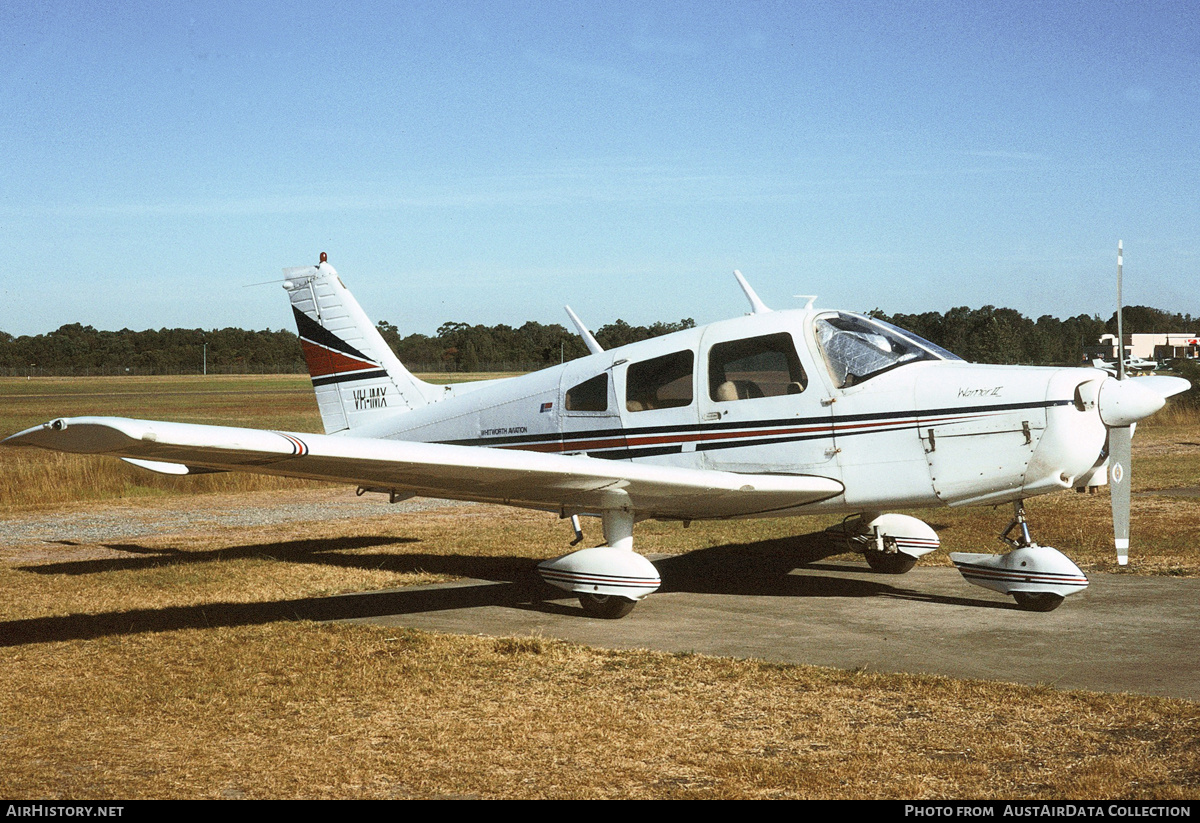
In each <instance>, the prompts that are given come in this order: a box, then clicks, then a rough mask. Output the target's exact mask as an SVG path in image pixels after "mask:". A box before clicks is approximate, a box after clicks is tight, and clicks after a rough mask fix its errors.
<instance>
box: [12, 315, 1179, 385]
mask: <svg viewBox="0 0 1200 823" xmlns="http://www.w3.org/2000/svg"><path fill="white" fill-rule="evenodd" d="M870 314H871V315H872V316H874V317H878V318H880V319H882V320H886V321H888V322H891V323H893V324H895V325H897V326H900V327H902V328H906V329H909V330H910V331H912V332H915V333H916V334H918V335H920V336H922V337H924V338H926V339H927V340H929V341H931V342H933V343H936V344H937V345H939V346H942V347H943V348H945V349H948V350H949V351H952V352H954V353H955V354H957V355H959V356H960V357H962V358H964V359H966V360H969V361H972V362H977V363H1025V364H1033V365H1076V364H1078V363H1080V362H1082V361H1084V360H1085V359H1086V358H1085V355H1086V354H1087V352H1088V349H1089V348H1094V347H1095V346H1096V344H1097V343H1098V341H1099V339H1100V336H1101V335H1103V334H1115V333H1116V314H1115V313H1114V314H1113V316H1112V317H1110V318H1109V319H1108V320H1102V319H1101V318H1100V317H1098V316H1087V315H1079V316H1077V317H1071V318H1068V319H1066V320H1060V319H1058V318H1055V317H1051V316H1049V315H1043V316H1042V317H1039V318H1038V319H1037V320H1036V321H1035V320H1031V319H1030V318H1028V317H1025V316H1024V315H1022V314H1021V313H1020V312H1018V311H1016V310H1014V309H1006V308H996V307H995V306H984V307H982V308H979V309H970V308H967V307H965V306H964V307H961V308H954V309H950V310H949V311H947V312H944V313H940V312H924V313H922V314H894V315H888V314H885V313H884V312H882V311H879V310H875V311H873V312H870ZM1124 323H1125V333H1126V334H1131V333H1142V332H1159V333H1161V332H1168V331H1171V332H1180V331H1186V332H1192V331H1196V329H1195V325H1200V321H1198V320H1197V319H1196V318H1193V317H1192V316H1191V315H1181V314H1173V313H1170V312H1166V311H1162V310H1160V309H1154V308H1149V307H1146V306H1130V307H1128V308H1126V309H1125V317H1124ZM693 326H695V322H694V321H693V320H692V319H691V318H684V319H682V320H679V321H677V322H657V323H652V324H650V325H648V326H633V325H631V324H629V323H627V322H625V321H624V320H617V321H615V322H613V323H609V324H608V325H605V326H601V327H600V328H599V329H598V330H597V331H596V332H595V336H596V339H597V341H598V342H599V343H600V345H601V346H603V347H604V348H605V349H611V348H615V347H617V346H622V345H625V344H627V343H633V342H636V341H638V340H645V339H647V338H650V337H656V336H658V335H661V334H667V333H670V332H673V331H679V330H681V329H687V328H692V327H693ZM378 328H379V331H380V333H381V334H382V335H383V338H384V340H386V341H387V343H388V345H390V346H391V347H392V349H393V350H394V351H395V352H396V355H397V356H398V357H399V358H400V360H401V361H402V362H403V363H405V365H407V366H408V367H409V368H410V369H412V370H413V371H419V372H463V371H532V370H535V369H540V368H545V367H546V366H551V365H555V364H557V363H560V362H563V361H566V360H572V359H574V358H576V357H581V356H583V355H585V354H587V348H586V346H584V344H583V341H582V340H580V339H579V337H578V335H576V334H574V333H573V332H570V331H568V330H567V329H566V328H564V327H563V326H561V325H559V324H550V325H546V324H543V323H537V322H533V321H530V322H527V323H525V324H524V325H522V326H520V327H516V328H514V327H512V326H507V325H503V324H501V325H496V326H483V325H474V326H472V325H470V324H467V323H460V322H450V323H444V324H442V325H441V326H440V327H439V328H438V330H437V332H436V333H435V334H433V335H425V334H409V335H407V336H403V335H401V333H400V330H399V329H398V328H397V327H396V326H395V325H393V324H392V323H389V322H387V321H381V322H380V323H379V324H378ZM204 370H207V371H208V372H209V373H214V374H221V373H227V374H242V373H287V372H297V373H302V372H304V371H306V368H305V364H304V358H303V355H302V353H301V350H300V344H299V340H298V338H297V336H296V334H295V333H294V332H290V331H283V330H280V331H271V330H270V329H264V330H263V331H247V330H244V329H234V328H227V329H212V330H203V329H158V330H154V329H147V330H145V331H131V330H129V329H122V330H121V331H100V330H97V329H95V328H93V327H92V326H84V325H81V324H79V323H71V324H68V325H65V326H62V327H61V328H59V329H57V330H55V331H52V332H49V333H47V334H40V335H33V336H28V335H26V336H21V337H14V336H12V335H10V334H6V333H5V332H3V331H0V374H3V375H7V376H10V377H11V376H26V375H100V374H198V373H200V372H201V371H204Z"/></svg>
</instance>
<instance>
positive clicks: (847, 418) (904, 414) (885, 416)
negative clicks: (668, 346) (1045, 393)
mask: <svg viewBox="0 0 1200 823" xmlns="http://www.w3.org/2000/svg"><path fill="white" fill-rule="evenodd" d="M1072 402H1073V401H1071V400H1041V401H1034V402H1029V403H998V404H996V405H994V406H958V407H948V408H940V409H920V410H915V411H895V412H871V413H867V414H847V415H837V416H834V415H828V416H821V417H780V418H773V419H769V420H750V421H741V422H735V421H730V422H713V423H685V424H680V425H672V426H641V427H630V428H615V429H585V430H577V431H564V432H561V433H560V432H552V433H547V434H519V435H510V436H504V437H474V438H465V439H461V440H439V441H436V442H439V443H446V444H448V445H452V446H486V447H489V448H492V447H497V446H511V447H516V448H520V447H522V446H535V445H553V444H558V443H561V444H562V450H563V451H573V449H572V448H571V444H572V443H573V442H578V441H588V440H607V439H613V438H628V439H636V438H638V437H653V436H665V435H672V434H698V433H713V434H715V433H718V432H724V431H738V430H742V429H748V430H754V429H766V428H778V427H788V428H796V427H803V426H828V427H829V428H830V429H832V430H833V431H829V430H826V431H822V432H816V433H805V434H800V435H790V436H787V437H786V438H785V437H784V436H782V435H781V436H780V437H778V438H768V439H763V440H762V441H760V442H759V443H752V442H748V441H745V440H738V441H721V442H717V443H697V445H696V449H697V451H705V450H710V449H722V448H726V449H727V448H735V447H738V446H744V445H761V444H762V443H770V442H774V443H784V442H791V441H797V440H818V439H821V438H825V437H835V436H836V437H849V436H852V435H856V434H872V433H874V432H877V431H897V429H895V428H883V427H880V428H877V429H864V430H862V431H854V430H853V426H854V424H856V423H859V424H861V423H871V422H877V421H878V422H883V421H887V420H896V421H900V420H903V419H907V418H912V419H913V421H914V422H913V423H912V424H911V425H908V426H903V427H902V428H901V430H902V429H909V428H917V427H918V426H920V425H929V422H928V418H932V417H944V416H959V415H977V414H985V413H996V412H1006V411H1020V410H1022V409H1040V408H1053V407H1056V406H1069V405H1071V403H1072ZM578 451H584V449H578ZM642 451H643V450H638V454H639V456H649V455H643V454H642ZM675 451H679V449H676V450H675ZM656 453H664V452H656ZM589 454H593V456H599V455H597V454H595V453H593V452H589Z"/></svg>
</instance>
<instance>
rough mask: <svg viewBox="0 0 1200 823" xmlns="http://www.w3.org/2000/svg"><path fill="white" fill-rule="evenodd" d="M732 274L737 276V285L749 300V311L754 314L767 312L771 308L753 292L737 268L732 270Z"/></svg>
mask: <svg viewBox="0 0 1200 823" xmlns="http://www.w3.org/2000/svg"><path fill="white" fill-rule="evenodd" d="M733 276H734V277H736V278H737V281H738V285H739V286H741V287H742V291H743V292H745V293H746V299H747V300H749V301H750V311H751V312H752V313H754V314H768V313H769V312H770V311H771V309H770V308H768V306H767V304H766V303H764V302H763V301H762V300H761V299H759V296H758V295H757V294H756V293H755V291H754V289H753V288H751V287H750V284H749V283H748V282H746V278H745V277H742V273H741V272H740V271H738V270H737V269H734V270H733Z"/></svg>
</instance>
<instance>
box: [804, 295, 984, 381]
mask: <svg viewBox="0 0 1200 823" xmlns="http://www.w3.org/2000/svg"><path fill="white" fill-rule="evenodd" d="M813 337H814V339H815V340H816V344H817V350H818V351H819V352H820V353H821V358H822V359H823V360H824V362H825V366H826V369H827V370H828V373H829V376H830V377H831V378H832V379H833V383H834V385H835V386H837V388H839V389H849V388H852V387H854V386H859V385H862V384H863V383H865V382H866V381H868V380H870V379H871V378H873V377H878V376H879V375H881V374H883V373H884V372H889V371H892V370H893V369H896V368H899V367H900V366H907V365H909V364H912V363H921V362H928V361H936V360H943V361H945V360H958V361H961V360H962V358H961V357H959V356H958V355H956V354H954V353H953V352H950V351H947V350H946V349H943V348H942V347H941V346H939V345H937V344H936V343H930V342H929V341H928V340H925V339H924V338H922V337H919V336H917V335H915V334H913V333H912V332H910V331H908V330H906V329H902V328H900V327H899V326H895V325H893V324H891V323H888V322H886V321H884V320H878V319H876V318H873V317H867V316H865V315H861V314H856V313H854V312H846V311H827V312H821V313H820V314H818V315H817V316H816V317H814V318H813ZM881 341H883V342H881ZM885 343H886V347H885V345H884V344H885ZM860 372H861V373H860Z"/></svg>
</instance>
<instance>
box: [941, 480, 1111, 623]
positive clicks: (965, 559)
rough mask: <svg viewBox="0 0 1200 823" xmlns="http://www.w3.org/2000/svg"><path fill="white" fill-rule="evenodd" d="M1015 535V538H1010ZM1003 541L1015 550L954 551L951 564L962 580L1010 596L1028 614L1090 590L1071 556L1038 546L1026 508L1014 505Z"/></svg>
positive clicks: (1048, 608) (1057, 604) (1051, 606)
mask: <svg viewBox="0 0 1200 823" xmlns="http://www.w3.org/2000/svg"><path fill="white" fill-rule="evenodd" d="M1014 533H1015V534H1016V537H1010V536H1009V535H1012V534H1014ZM1000 539H1001V540H1002V541H1003V542H1005V543H1007V544H1009V545H1010V546H1012V547H1013V549H1012V551H1010V552H1007V553H1005V554H974V553H969V552H952V553H951V554H950V559H951V561H953V562H954V565H955V567H957V568H958V571H959V573H960V574H962V576H963V579H964V580H966V581H967V582H968V583H973V584H974V585H976V586H982V587H983V588H985V589H991V590H992V591H997V592H1000V593H1002V594H1011V595H1012V596H1013V598H1014V599H1015V600H1016V601H1017V605H1018V606H1020V607H1021V608H1022V609H1026V610H1028V611H1043V612H1045V611H1051V610H1053V609H1055V608H1057V607H1058V606H1059V604H1061V603H1062V601H1063V598H1065V597H1067V596H1068V595H1071V594H1075V593H1076V592H1081V591H1083V590H1084V589H1086V588H1087V585H1088V579H1087V576H1086V575H1085V574H1084V573H1083V572H1082V571H1081V570H1080V568H1079V567H1078V566H1076V565H1075V563H1074V562H1072V561H1071V559H1070V558H1069V557H1067V556H1066V555H1065V554H1063V553H1062V552H1060V551H1059V550H1058V549H1054V548H1051V547H1050V546H1039V545H1038V544H1037V543H1036V542H1034V540H1033V538H1032V537H1031V535H1030V532H1029V523H1028V521H1027V520H1026V518H1025V507H1024V505H1022V503H1021V502H1019V501H1018V502H1016V503H1014V504H1013V519H1012V522H1010V523H1009V524H1008V528H1006V529H1005V530H1004V533H1003V534H1001V535H1000Z"/></svg>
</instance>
